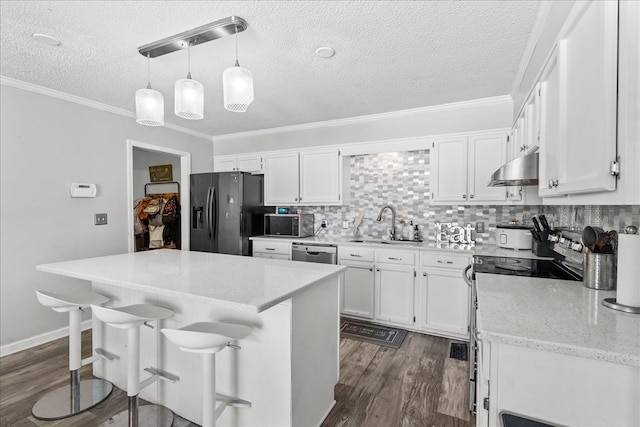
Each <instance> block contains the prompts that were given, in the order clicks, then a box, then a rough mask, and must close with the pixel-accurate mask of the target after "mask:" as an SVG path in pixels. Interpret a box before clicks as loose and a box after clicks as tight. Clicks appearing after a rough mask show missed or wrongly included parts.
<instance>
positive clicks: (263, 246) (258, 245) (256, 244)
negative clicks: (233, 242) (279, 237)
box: [253, 240, 291, 255]
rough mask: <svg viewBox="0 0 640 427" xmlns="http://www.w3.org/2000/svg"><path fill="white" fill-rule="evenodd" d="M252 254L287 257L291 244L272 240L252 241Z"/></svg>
mask: <svg viewBox="0 0 640 427" xmlns="http://www.w3.org/2000/svg"><path fill="white" fill-rule="evenodd" d="M253 252H254V253H255V252H263V253H270V254H282V255H289V254H291V242H278V241H273V240H254V241H253Z"/></svg>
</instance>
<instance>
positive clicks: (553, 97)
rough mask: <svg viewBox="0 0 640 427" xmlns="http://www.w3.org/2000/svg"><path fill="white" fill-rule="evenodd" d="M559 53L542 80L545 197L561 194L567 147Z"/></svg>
mask: <svg viewBox="0 0 640 427" xmlns="http://www.w3.org/2000/svg"><path fill="white" fill-rule="evenodd" d="M557 53H558V52H557V50H556V51H554V52H553V53H552V55H551V57H550V59H549V62H548V63H547V65H546V66H545V68H544V70H543V72H542V77H541V80H540V107H541V110H540V111H541V117H540V119H541V120H540V158H539V165H538V180H539V182H538V192H539V194H540V196H544V197H550V196H556V195H558V182H559V181H558V180H559V176H560V170H561V168H562V166H561V155H562V150H563V147H564V145H563V144H562V141H561V139H560V138H561V132H560V123H561V118H560V69H559V66H558V55H557ZM586 151H588V150H586Z"/></svg>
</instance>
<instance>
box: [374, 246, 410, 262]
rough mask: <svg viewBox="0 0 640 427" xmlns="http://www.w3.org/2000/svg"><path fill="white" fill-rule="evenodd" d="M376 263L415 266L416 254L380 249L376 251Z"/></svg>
mask: <svg viewBox="0 0 640 427" xmlns="http://www.w3.org/2000/svg"><path fill="white" fill-rule="evenodd" d="M376 262H384V263H386V264H403V265H413V264H415V262H416V253H415V252H413V251H398V250H389V249H379V250H377V251H376Z"/></svg>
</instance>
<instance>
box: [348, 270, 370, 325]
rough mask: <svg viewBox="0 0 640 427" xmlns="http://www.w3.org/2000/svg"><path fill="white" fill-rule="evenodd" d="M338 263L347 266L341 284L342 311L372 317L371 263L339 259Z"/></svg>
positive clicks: (352, 314)
mask: <svg viewBox="0 0 640 427" xmlns="http://www.w3.org/2000/svg"><path fill="white" fill-rule="evenodd" d="M340 264H342V265H345V266H347V271H346V272H345V274H344V283H343V286H342V304H341V310H342V313H343V314H346V315H351V316H358V317H363V318H366V319H373V301H374V274H373V268H374V266H373V263H366V262H357V261H341V262H340Z"/></svg>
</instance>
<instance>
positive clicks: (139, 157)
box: [133, 148, 180, 200]
mask: <svg viewBox="0 0 640 427" xmlns="http://www.w3.org/2000/svg"><path fill="white" fill-rule="evenodd" d="M157 165H171V166H172V171H173V181H177V182H180V156H174V155H171V154H166V153H160V152H157V151H148V150H143V149H140V148H134V149H133V200H136V199H139V198H140V197H143V196H144V185H145V184H147V183H149V182H151V180H150V177H149V166H157ZM175 190H176V186H175V185H174V184H166V185H162V184H160V183H156V184H154V185H150V186H149V192H151V193H159V192H167V193H173V192H175Z"/></svg>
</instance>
